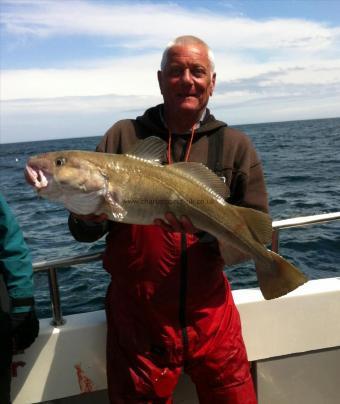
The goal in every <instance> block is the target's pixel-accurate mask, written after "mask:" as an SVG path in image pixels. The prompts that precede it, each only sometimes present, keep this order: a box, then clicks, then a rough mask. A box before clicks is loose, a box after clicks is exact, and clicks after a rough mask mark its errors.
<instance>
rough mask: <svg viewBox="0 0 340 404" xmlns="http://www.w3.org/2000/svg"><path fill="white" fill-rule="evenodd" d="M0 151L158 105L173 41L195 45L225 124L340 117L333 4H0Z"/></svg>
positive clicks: (9, 0) (278, 0)
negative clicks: (203, 49)
mask: <svg viewBox="0 0 340 404" xmlns="http://www.w3.org/2000/svg"><path fill="white" fill-rule="evenodd" d="M0 13H1V18H0V56H1V61H0V63H1V64H0V69H1V70H0V95H1V97H0V98H1V99H0V143H9V142H22V141H34V140H43V139H57V138H71V137H87V136H100V135H102V134H104V133H105V131H106V130H107V129H108V128H109V127H110V126H111V125H112V124H113V123H114V122H115V121H117V120H119V119H124V118H135V117H136V116H138V115H141V114H142V113H143V112H144V110H145V109H147V108H149V107H151V106H153V105H156V104H158V103H161V102H162V98H161V95H160V93H159V87H158V83H157V70H158V69H159V64H160V59H161V55H162V52H163V50H164V48H165V46H166V45H167V44H168V42H169V41H171V40H172V39H174V38H175V37H177V36H179V35H186V34H189V35H195V36H198V37H200V38H202V39H203V40H205V41H206V42H207V43H208V45H209V46H210V47H211V49H212V51H213V53H214V56H215V66H216V74H217V84H216V89H215V92H214V95H213V96H212V98H211V99H210V102H209V108H210V109H211V110H212V113H213V114H214V115H215V117H216V118H218V119H220V120H224V121H226V122H227V123H228V124H230V125H237V124H251V123H262V122H278V121H288V120H300V119H319V118H330V117H339V116H340V1H339V0H270V1H269V0H268V1H266V0H230V1H229V0H215V1H212V0H211V1H208V0H202V1H200V0H194V1H191V0H188V1H183V0H181V1H179V0H171V1H163V0H149V1H142V0H125V1H115V0H111V1H109V0H0Z"/></svg>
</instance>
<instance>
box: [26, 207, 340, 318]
mask: <svg viewBox="0 0 340 404" xmlns="http://www.w3.org/2000/svg"><path fill="white" fill-rule="evenodd" d="M334 220H340V212H335V213H325V214H321V215H313V216H304V217H296V218H292V219H286V220H277V221H274V222H273V236H272V246H271V249H272V250H273V251H275V252H278V251H279V234H280V230H282V229H288V228H292V227H301V226H308V225H312V224H321V223H327V222H331V221H334ZM101 257H102V253H94V254H87V255H77V256H73V257H68V258H63V259H55V260H50V261H41V262H36V263H34V264H33V270H34V272H41V271H46V272H47V273H48V281H49V288H50V297H51V306H52V321H51V324H53V325H54V326H61V325H63V324H64V323H65V320H64V319H63V317H62V311H61V305H60V292H59V286H58V278H57V269H62V268H67V267H69V266H72V265H79V264H85V263H87V262H92V261H99V260H100V259H101Z"/></svg>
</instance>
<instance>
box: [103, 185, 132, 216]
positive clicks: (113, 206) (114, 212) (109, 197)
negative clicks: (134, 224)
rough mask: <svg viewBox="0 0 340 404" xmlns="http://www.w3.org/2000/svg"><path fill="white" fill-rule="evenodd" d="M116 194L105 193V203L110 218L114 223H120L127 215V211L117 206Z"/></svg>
mask: <svg viewBox="0 0 340 404" xmlns="http://www.w3.org/2000/svg"><path fill="white" fill-rule="evenodd" d="M119 199H120V198H118V197H117V193H114V192H107V193H106V194H105V202H106V203H107V207H108V212H109V215H110V218H111V219H113V220H114V221H116V222H122V221H123V220H124V218H125V216H126V215H127V211H126V210H125V209H124V208H123V207H122V206H121V205H120V204H119V202H118V201H119Z"/></svg>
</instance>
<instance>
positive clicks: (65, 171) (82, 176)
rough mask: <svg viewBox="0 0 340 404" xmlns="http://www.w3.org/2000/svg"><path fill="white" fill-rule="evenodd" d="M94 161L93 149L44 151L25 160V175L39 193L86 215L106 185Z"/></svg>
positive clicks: (99, 201)
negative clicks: (87, 150) (86, 150)
mask: <svg viewBox="0 0 340 404" xmlns="http://www.w3.org/2000/svg"><path fill="white" fill-rule="evenodd" d="M93 155H95V156H93ZM97 160H98V153H94V152H85V151H59V152H50V153H44V154H40V155H37V156H34V157H31V158H30V159H29V160H28V162H27V164H26V168H25V178H26V181H27V182H28V183H29V184H30V185H32V186H33V187H34V188H35V190H36V191H37V193H38V195H39V196H41V197H43V198H47V199H49V200H52V201H56V202H62V203H63V204H64V205H65V207H66V208H67V209H69V210H71V211H72V212H75V213H79V214H89V213H93V210H94V209H97V208H98V206H99V205H100V203H101V202H102V195H103V194H104V193H105V191H106V188H107V179H106V176H105V175H104V174H103V171H102V170H101V169H100V166H99V165H98V164H97Z"/></svg>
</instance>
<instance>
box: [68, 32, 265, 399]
mask: <svg viewBox="0 0 340 404" xmlns="http://www.w3.org/2000/svg"><path fill="white" fill-rule="evenodd" d="M158 81H159V86H160V90H161V93H162V95H163V99H164V104H162V105H159V106H156V107H154V108H150V109H149V110H147V111H146V112H145V114H144V115H143V116H142V117H138V118H137V119H136V120H123V121H119V122H117V123H116V124H115V125H113V127H112V128H111V129H109V130H108V132H107V133H106V135H105V136H104V138H103V139H102V141H101V142H100V144H99V145H98V147H97V150H98V151H101V152H108V153H125V152H127V151H128V150H129V149H130V148H131V146H132V145H133V144H134V143H135V142H136V141H137V140H138V139H142V138H145V137H148V136H151V135H152V136H158V137H160V138H162V139H164V140H165V141H166V142H168V163H169V164H171V163H173V162H177V161H196V162H202V163H204V164H207V165H208V166H209V167H210V168H212V169H215V170H216V171H217V172H218V175H220V176H222V177H224V180H225V181H226V182H227V184H228V186H229V188H230V192H231V193H230V197H229V199H228V201H229V202H230V203H234V204H238V205H242V206H248V207H252V208H255V209H260V210H263V211H267V209H268V206H267V196H266V191H265V185H264V179H263V173H262V168H261V163H260V161H259V159H258V157H257V155H256V152H255V150H254V148H253V146H252V145H251V142H250V140H249V139H248V138H247V137H246V136H245V135H244V134H242V133H241V132H239V131H236V130H234V129H230V128H228V127H227V125H226V124H225V123H223V122H220V121H217V120H216V119H215V118H214V117H213V116H212V115H211V114H210V112H209V110H208V109H207V104H208V100H209V97H210V96H211V95H212V94H213V91H214V87H215V81H216V74H215V72H214V65H213V59H212V53H211V51H210V50H209V48H208V46H207V45H206V44H205V43H204V42H203V41H202V40H200V39H198V38H196V37H192V36H184V37H179V38H177V39H176V40H175V41H174V42H172V43H171V44H170V45H169V46H168V47H167V48H166V50H165V51H164V54H163V59H162V63H161V70H160V71H159V72H158ZM221 151H224V152H222V153H221ZM69 225H70V229H71V232H72V234H73V235H74V237H75V238H76V239H77V240H80V241H94V240H96V239H98V238H99V237H101V236H102V235H103V234H105V233H106V232H108V236H107V239H106V240H107V247H106V251H105V254H104V259H103V264H104V267H105V269H106V270H107V271H108V272H109V273H110V274H111V277H112V278H111V279H112V280H111V283H110V286H109V289H108V293H107V297H106V313H107V322H108V334H107V375H108V390H109V396H110V400H111V402H112V403H117V404H118V403H171V402H172V399H171V397H172V393H173V390H174V388H175V386H176V383H177V381H178V378H179V375H180V373H181V370H182V369H184V371H185V372H187V373H188V374H189V375H190V376H191V378H192V380H193V382H194V383H195V385H196V389H197V393H198V397H199V401H200V403H233V404H237V403H239V404H241V403H242V404H254V403H256V398H255V393H254V388H253V384H252V380H251V377H250V372H249V364H248V361H247V356H246V351H245V347H244V343H243V340H242V336H241V326H240V319H239V314H238V311H237V309H236V307H235V304H234V302H233V298H232V294H231V290H230V286H229V283H228V281H227V279H226V278H225V276H224V274H223V268H224V261H223V259H222V258H221V254H220V252H219V247H218V242H217V240H215V239H214V238H213V237H212V236H210V235H209V234H205V233H204V232H201V231H199V229H195V228H194V227H193V225H192V223H191V222H190V218H186V217H182V218H176V217H174V216H173V215H172V214H171V212H168V213H167V214H166V217H165V218H159V219H157V220H156V221H155V226H141V225H127V224H122V223H112V222H108V221H106V220H105V217H103V216H100V217H98V216H97V217H95V216H88V217H79V216H76V215H74V214H71V215H70V219H69ZM236 256H237V254H235V253H234V252H233V251H232V250H230V254H229V259H228V256H227V257H226V259H227V260H228V261H229V263H232V262H236V260H237V261H239V260H242V259H245V257H237V258H236Z"/></svg>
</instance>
